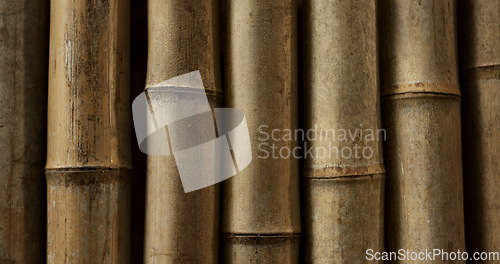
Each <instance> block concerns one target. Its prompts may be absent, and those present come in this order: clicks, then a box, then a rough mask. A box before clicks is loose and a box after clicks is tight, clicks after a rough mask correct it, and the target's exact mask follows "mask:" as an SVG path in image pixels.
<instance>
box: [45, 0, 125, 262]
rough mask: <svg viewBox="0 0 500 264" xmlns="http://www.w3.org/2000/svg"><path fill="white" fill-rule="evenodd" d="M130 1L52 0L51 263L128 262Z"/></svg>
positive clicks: (49, 224)
mask: <svg viewBox="0 0 500 264" xmlns="http://www.w3.org/2000/svg"><path fill="white" fill-rule="evenodd" d="M129 12H130V3H129V1H128V0H112V1H102V2H100V1H99V2H95V1H90V0H77V1H65V0H53V1H52V2H51V27H50V52H49V56H50V58H49V63H50V67H49V107H48V146H47V148H48V149H47V165H46V175H47V185H48V188H47V191H48V197H47V204H48V205H49V206H48V239H47V247H48V250H47V261H48V262H49V263H96V262H99V263H128V262H129V254H130V249H129V246H130V239H129V229H130V228H129V221H130V219H129V218H130V210H129V203H130V197H129V196H130V186H129V175H130V170H131V159H130V132H129V131H130V118H129V117H130V100H129V76H128V72H129V16H130V14H129Z"/></svg>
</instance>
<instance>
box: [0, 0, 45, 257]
mask: <svg viewBox="0 0 500 264" xmlns="http://www.w3.org/2000/svg"><path fill="white" fill-rule="evenodd" d="M48 11H49V5H48V3H47V2H46V1H2V2H1V3H0V65H1V66H0V153H2V154H1V156H0V263H42V262H43V261H44V259H45V230H46V228H45V223H46V221H45V190H44V189H45V184H44V180H43V178H44V176H43V166H44V162H45V139H46V138H45V129H46V124H45V121H46V105H47V102H46V100H47V71H48V54H47V49H48V36H49V35H48V25H49V14H48Z"/></svg>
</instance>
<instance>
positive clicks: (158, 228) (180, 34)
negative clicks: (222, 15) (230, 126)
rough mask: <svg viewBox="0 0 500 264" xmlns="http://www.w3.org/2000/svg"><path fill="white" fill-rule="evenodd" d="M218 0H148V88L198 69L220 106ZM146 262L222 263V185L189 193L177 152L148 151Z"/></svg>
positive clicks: (210, 97)
mask: <svg viewBox="0 0 500 264" xmlns="http://www.w3.org/2000/svg"><path fill="white" fill-rule="evenodd" d="M218 6H219V3H218V1H217V0H202V1H199V0H188V1H186V0H173V1H164V0H151V1H149V2H148V29H149V36H148V41H149V42H148V70H147V80H146V89H148V87H151V86H154V85H155V84H158V83H160V82H163V81H165V80H167V79H170V78H173V77H176V76H178V75H181V74H185V73H189V72H191V71H196V70H199V71H200V74H201V77H202V79H203V84H204V86H205V89H206V90H205V92H206V94H207V96H208V100H209V103H210V104H211V106H212V107H217V106H220V105H221V101H222V97H221V96H222V90H221V85H220V68H219V67H220V66H219V46H218V19H219V18H218ZM146 188H147V190H146V230H145V235H146V238H145V252H144V261H145V263H218V251H219V247H218V246H219V245H218V243H219V239H218V238H219V219H220V217H219V207H220V206H219V203H220V198H219V197H220V187H219V185H214V186H210V187H206V188H203V189H201V190H197V191H193V192H189V193H184V189H183V186H182V183H181V180H180V176H179V173H178V169H177V166H176V162H175V159H174V156H173V155H170V156H153V155H149V156H148V161H147V187H146Z"/></svg>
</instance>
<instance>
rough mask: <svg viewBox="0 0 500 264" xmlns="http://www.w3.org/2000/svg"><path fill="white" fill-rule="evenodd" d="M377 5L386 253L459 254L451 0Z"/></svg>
mask: <svg viewBox="0 0 500 264" xmlns="http://www.w3.org/2000/svg"><path fill="white" fill-rule="evenodd" d="M379 3H380V8H379V11H380V12H379V18H380V20H379V23H378V24H379V25H380V27H381V28H380V31H379V32H380V34H381V35H380V38H379V39H380V41H381V43H380V49H379V51H380V62H381V66H380V72H381V87H382V88H381V89H382V120H383V125H384V128H385V129H386V130H387V142H386V144H385V145H384V158H385V159H384V161H385V165H386V169H387V185H386V188H387V192H386V232H385V234H386V236H385V238H386V249H385V250H386V251H397V250H399V249H406V250H409V251H415V252H425V250H430V251H432V250H433V249H443V250H445V251H447V252H452V251H454V252H457V251H458V250H460V251H463V250H464V243H465V242H464V227H463V201H462V199H463V198H462V196H463V195H462V158H461V136H460V91H459V88H458V78H457V60H456V54H455V51H456V49H455V21H454V8H455V7H454V1H453V0H443V1H432V0H425V1H412V0H404V1H400V0H398V1H396V0H383V1H380V2H379ZM401 262H406V263H427V262H428V261H421V262H419V261H412V260H406V261H401ZM438 262H439V263H445V262H446V263H448V261H446V260H442V261H441V260H439V261H438ZM457 262H460V261H457Z"/></svg>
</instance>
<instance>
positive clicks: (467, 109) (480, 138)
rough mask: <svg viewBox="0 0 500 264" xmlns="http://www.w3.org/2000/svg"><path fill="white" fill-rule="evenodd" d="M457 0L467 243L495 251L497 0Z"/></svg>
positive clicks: (499, 237)
mask: <svg viewBox="0 0 500 264" xmlns="http://www.w3.org/2000/svg"><path fill="white" fill-rule="evenodd" d="M460 3H461V5H460V12H459V14H460V15H459V25H460V30H459V37H460V38H459V44H460V45H459V51H460V66H461V75H460V81H461V85H462V94H463V110H462V113H463V119H462V122H463V125H462V128H463V131H464V134H463V136H464V137H463V141H462V142H463V145H464V156H463V157H464V188H465V190H464V191H465V228H466V237H467V241H466V243H467V246H466V247H467V250H468V251H469V252H494V251H498V249H499V248H500V218H499V217H498V215H500V192H499V191H498V189H499V187H500V185H499V182H498V175H500V164H499V161H500V151H499V149H500V140H499V138H500V123H499V121H500V1H497V0H478V1H461V2H460ZM486 263H487V262H486ZM491 263H493V261H491Z"/></svg>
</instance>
